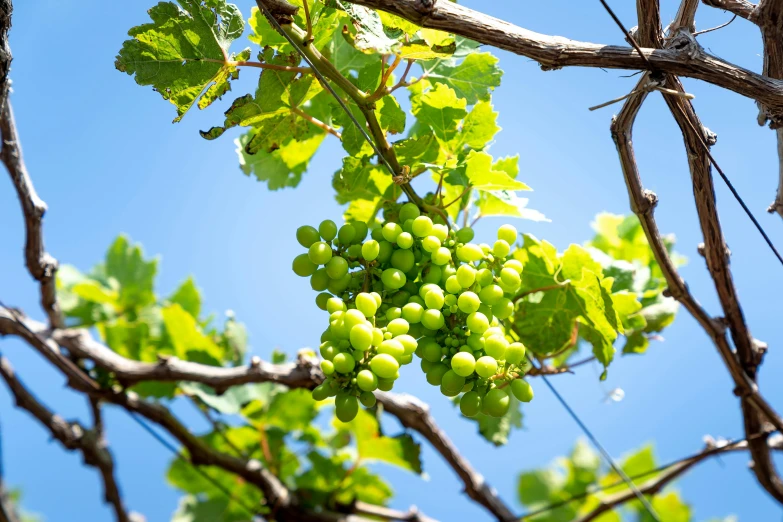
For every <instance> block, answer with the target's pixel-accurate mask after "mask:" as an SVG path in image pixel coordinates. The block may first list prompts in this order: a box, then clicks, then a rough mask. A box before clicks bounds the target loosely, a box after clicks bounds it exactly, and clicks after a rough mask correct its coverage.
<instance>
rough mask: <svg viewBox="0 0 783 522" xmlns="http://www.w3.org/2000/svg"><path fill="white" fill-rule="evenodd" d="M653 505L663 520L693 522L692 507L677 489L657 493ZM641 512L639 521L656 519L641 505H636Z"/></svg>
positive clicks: (665, 521)
mask: <svg viewBox="0 0 783 522" xmlns="http://www.w3.org/2000/svg"><path fill="white" fill-rule="evenodd" d="M651 500H652V506H653V509H654V510H655V513H656V514H657V515H658V518H659V519H660V521H661V522H691V520H693V519H692V518H691V508H690V506H688V504H686V503H685V502H683V501H682V499H681V498H680V495H679V494H678V493H677V492H676V491H672V492H670V493H667V494H664V495H656V496H654V497H653V498H652V499H651ZM635 508H636V511H637V512H638V513H639V522H650V521H652V520H654V519H653V518H652V516H651V515H650V513H649V512H648V511H647V510H646V509H644V507H642V506H641V505H639V506H635Z"/></svg>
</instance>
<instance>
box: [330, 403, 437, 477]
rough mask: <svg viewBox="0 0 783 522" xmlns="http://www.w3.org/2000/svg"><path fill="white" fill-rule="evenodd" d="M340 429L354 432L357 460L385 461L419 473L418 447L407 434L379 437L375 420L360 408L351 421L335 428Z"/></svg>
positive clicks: (419, 449) (420, 470) (419, 448)
mask: <svg viewBox="0 0 783 522" xmlns="http://www.w3.org/2000/svg"><path fill="white" fill-rule="evenodd" d="M335 422H339V421H335ZM341 426H344V427H345V428H347V429H348V430H349V431H350V432H351V433H353V436H354V438H355V439H356V451H357V454H358V457H359V460H361V461H363V462H385V463H386V464H391V465H392V466H397V467H400V468H402V469H405V470H408V471H412V472H414V473H418V474H421V473H422V468H421V457H420V453H421V447H420V446H419V444H418V443H417V442H415V441H414V440H413V438H412V437H411V436H410V435H408V434H402V435H398V436H396V437H386V436H384V435H381V433H380V427H379V426H378V421H377V420H376V418H375V417H374V416H373V415H372V414H371V413H369V412H368V411H367V410H364V409H360V410H359V414H358V415H357V416H356V418H355V419H354V420H352V421H351V422H348V423H345V424H343V423H340V425H339V426H338V427H341Z"/></svg>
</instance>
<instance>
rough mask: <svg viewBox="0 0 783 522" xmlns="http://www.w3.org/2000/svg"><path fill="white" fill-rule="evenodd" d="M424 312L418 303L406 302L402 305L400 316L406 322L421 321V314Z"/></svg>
mask: <svg viewBox="0 0 783 522" xmlns="http://www.w3.org/2000/svg"><path fill="white" fill-rule="evenodd" d="M423 314H424V308H423V307H422V306H421V305H420V304H418V303H408V304H406V305H405V306H403V307H402V318H403V319H405V320H406V321H408V323H418V322H421V316H422V315H423Z"/></svg>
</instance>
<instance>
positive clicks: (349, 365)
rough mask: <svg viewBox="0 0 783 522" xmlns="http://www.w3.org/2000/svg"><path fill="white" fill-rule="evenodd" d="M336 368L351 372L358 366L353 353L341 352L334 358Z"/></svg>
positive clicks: (339, 370)
mask: <svg viewBox="0 0 783 522" xmlns="http://www.w3.org/2000/svg"><path fill="white" fill-rule="evenodd" d="M332 363H334V369H335V370H336V371H338V372H340V373H351V372H352V371H353V369H354V367H356V361H355V360H354V358H353V357H352V356H351V354H348V353H344V352H340V353H338V354H337V355H335V356H334V359H332Z"/></svg>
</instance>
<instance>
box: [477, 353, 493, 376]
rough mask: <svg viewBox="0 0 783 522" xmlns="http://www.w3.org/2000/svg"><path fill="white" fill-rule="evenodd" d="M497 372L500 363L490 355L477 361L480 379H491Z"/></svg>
mask: <svg viewBox="0 0 783 522" xmlns="http://www.w3.org/2000/svg"><path fill="white" fill-rule="evenodd" d="M497 371H498V362H497V361H496V360H495V359H493V358H492V357H490V356H489V355H485V356H484V357H480V358H479V360H478V361H476V373H477V374H479V376H480V377H484V378H485V379H489V378H490V377H492V376H493V375H495V374H496V373H497Z"/></svg>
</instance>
